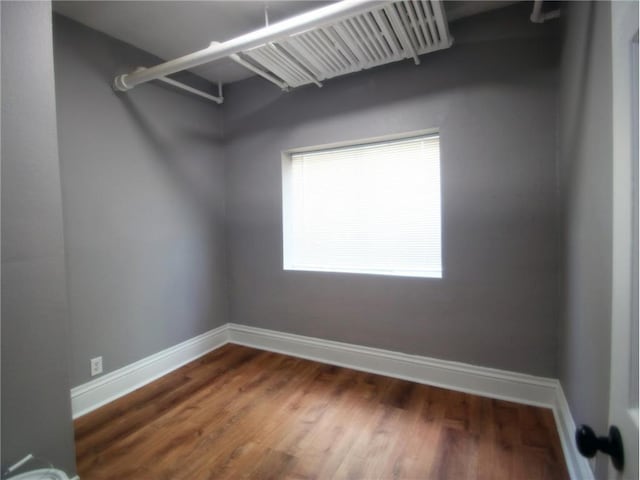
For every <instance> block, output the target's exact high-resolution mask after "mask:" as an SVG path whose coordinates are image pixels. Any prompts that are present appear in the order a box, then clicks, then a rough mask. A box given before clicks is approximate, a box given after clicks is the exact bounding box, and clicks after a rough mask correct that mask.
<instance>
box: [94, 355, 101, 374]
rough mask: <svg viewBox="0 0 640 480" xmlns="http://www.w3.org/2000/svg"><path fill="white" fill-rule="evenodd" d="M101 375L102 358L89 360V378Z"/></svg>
mask: <svg viewBox="0 0 640 480" xmlns="http://www.w3.org/2000/svg"><path fill="white" fill-rule="evenodd" d="M100 373H102V357H96V358H92V359H91V376H92V377H93V376H94V375H98V374H100Z"/></svg>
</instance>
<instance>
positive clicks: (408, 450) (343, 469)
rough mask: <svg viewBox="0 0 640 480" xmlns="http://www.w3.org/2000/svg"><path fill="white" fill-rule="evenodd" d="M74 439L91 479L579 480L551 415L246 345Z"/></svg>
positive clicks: (135, 396)
mask: <svg viewBox="0 0 640 480" xmlns="http://www.w3.org/2000/svg"><path fill="white" fill-rule="evenodd" d="M75 436H76V455H77V464H78V473H79V475H80V477H81V478H82V480H105V479H118V480H125V479H126V480H165V479H166V480H181V479H185V480H187V479H188V480H201V479H202V480H204V479H207V480H208V479H218V478H220V479H239V478H254V479H285V478H290V479H333V478H336V479H375V478H379V479H452V480H461V479H487V480H500V479H516V480H519V479H522V480H528V479H566V478H569V476H568V473H567V470H566V466H565V463H564V458H563V455H562V450H561V447H560V440H559V438H558V434H557V432H556V429H555V424H554V420H553V415H552V413H551V411H550V410H548V409H543V408H536V407H530V406H525V405H519V404H515V403H510V402H505V401H500V400H492V399H488V398H483V397H478V396H474V395H468V394H464V393H459V392H453V391H449V390H444V389H441V388H435V387H429V386H426V385H420V384H416V383H412V382H407V381H403V380H397V379H393V378H388V377H383V376H380V375H373V374H368V373H362V372H356V371H353V370H349V369H346V368H339V367H333V366H329V365H324V364H321V363H317V362H312V361H308V360H302V359H298V358H293V357H288V356H285V355H280V354H276V353H270V352H265V351H261V350H256V349H252V348H247V347H242V346H238V345H226V346H224V347H222V348H220V349H218V350H216V351H214V352H212V353H210V354H208V355H206V356H204V357H202V358H200V359H198V360H196V361H195V362H192V363H190V364H188V365H186V366H184V367H182V368H180V369H178V370H176V371H174V372H172V373H170V374H169V375H167V376H165V377H163V378H161V379H159V380H157V381H155V382H153V383H151V384H149V385H147V386H145V387H143V388H141V389H139V390H136V391H134V392H132V393H130V394H129V395H126V396H125V397H122V398H120V399H118V400H116V401H114V402H112V403H110V404H108V405H106V406H104V407H102V408H100V409H98V410H95V411H94V412H91V413H89V414H87V415H85V416H83V417H81V418H79V419H77V420H76V421H75Z"/></svg>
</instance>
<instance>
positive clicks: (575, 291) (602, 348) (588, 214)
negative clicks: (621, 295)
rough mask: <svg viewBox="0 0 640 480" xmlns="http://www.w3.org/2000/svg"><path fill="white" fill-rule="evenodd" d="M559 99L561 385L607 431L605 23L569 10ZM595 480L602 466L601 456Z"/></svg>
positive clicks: (578, 409)
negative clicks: (562, 228)
mask: <svg viewBox="0 0 640 480" xmlns="http://www.w3.org/2000/svg"><path fill="white" fill-rule="evenodd" d="M565 18H566V19H568V23H567V25H566V26H565V27H566V29H565V38H564V45H563V53H562V71H561V95H560V99H561V102H560V121H559V126H560V142H559V149H560V169H559V172H560V180H561V192H562V206H563V215H564V219H563V225H564V232H563V249H564V253H563V259H564V265H563V278H564V281H563V295H562V297H563V299H564V307H563V315H562V322H561V331H560V371H559V376H560V381H561V383H562V387H563V389H564V392H565V394H566V396H567V400H568V402H569V406H570V407H571V412H572V414H573V416H574V419H575V420H576V423H578V424H580V423H587V424H589V425H591V426H592V427H593V428H594V429H595V430H596V431H597V432H606V431H607V430H608V425H607V417H608V402H609V368H610V357H609V355H610V341H611V331H610V329H611V325H610V318H611V209H612V164H611V152H612V142H613V140H612V135H613V133H612V126H611V125H612V113H611V102H612V92H611V88H612V87H611V24H610V22H611V17H610V5H609V3H608V2H593V3H592V2H569V4H568V11H567V15H565ZM598 460H599V465H598V472H599V477H601V478H604V477H606V471H607V470H606V467H607V458H606V457H604V456H599V459H598Z"/></svg>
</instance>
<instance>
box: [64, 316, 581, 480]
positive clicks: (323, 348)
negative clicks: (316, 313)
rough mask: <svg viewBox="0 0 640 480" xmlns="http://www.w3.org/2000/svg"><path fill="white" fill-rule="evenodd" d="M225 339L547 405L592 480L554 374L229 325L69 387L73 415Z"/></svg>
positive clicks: (574, 467)
mask: <svg viewBox="0 0 640 480" xmlns="http://www.w3.org/2000/svg"><path fill="white" fill-rule="evenodd" d="M227 343H235V344H239V345H245V346H248V347H253V348H258V349H262V350H268V351H272V352H277V353H282V354H285V355H291V356H295V357H300V358H306V359H309V360H315V361H318V362H323V363H328V364H331V365H337V366H341V367H346V368H352V369H354V370H361V371H365V372H370V373H375V374H380V375H386V376H390V377H395V378H400V379H404V380H409V381H413V382H418V383H423V384H427V385H433V386H437V387H442V388H448V389H450V390H457V391H461V392H466V393H471V394H475V395H482V396H485V397H490V398H496V399H500V400H508V401H512V402H517V403H524V404H528V405H535V406H541V407H546V408H550V409H552V411H553V414H554V418H555V421H556V428H557V430H558V434H559V436H560V442H561V445H562V450H563V453H564V456H565V461H566V463H567V468H568V470H569V475H570V477H571V478H572V479H574V480H593V479H594V476H593V472H592V471H591V468H590V466H589V462H588V461H587V460H586V459H585V458H583V457H581V456H580V455H579V453H578V451H577V450H576V448H575V447H574V440H573V436H574V432H575V428H576V426H575V422H574V420H573V416H572V415H571V411H570V409H569V404H568V403H567V400H566V398H565V396H564V392H563V390H562V386H561V384H560V382H559V381H558V380H557V379H553V378H546V377H537V376H533V375H527V374H523V373H517V372H511V371H505V370H498V369H494V368H488V367H480V366H476V365H470V364H465V363H460V362H454V361H449V360H439V359H435V358H429V357H424V356H419V355H409V354H405V353H400V352H393V351H389V350H382V349H378V348H371V347H364V346H361V345H354V344H349V343H343V342H335V341H331V340H324V339H320V338H315V337H306V336H302V335H295V334H291V333H285V332H279V331H275V330H266V329H263V328H257V327H250V326H245V325H239V324H235V323H227V324H225V325H222V326H220V327H217V328H215V329H213V330H210V331H209V332H205V333H203V334H202V335H198V336H197V337H194V338H192V339H189V340H187V341H185V342H182V343H180V344H178V345H175V346H173V347H170V348H168V349H166V350H163V351H161V352H158V353H156V354H154V355H151V356H149V357H146V358H143V359H142V360H139V361H137V362H135V363H132V364H130V365H127V366H125V367H123V368H121V369H119V370H116V371H114V372H111V373H108V374H106V375H104V376H102V377H100V378H98V379H96V380H92V381H90V382H87V383H85V384H83V385H80V386H78V387H75V388H73V389H72V390H71V406H72V414H73V418H74V419H76V418H78V417H80V416H82V415H85V414H86V413H89V412H91V411H92V410H95V409H96V408H98V407H101V406H102V405H105V404H107V403H109V402H111V401H113V400H115V399H117V398H119V397H121V396H123V395H126V394H127V393H129V392H131V391H133V390H135V389H137V388H140V387H142V386H144V385H146V384H148V383H150V382H152V381H153V380H155V379H157V378H159V377H161V376H163V375H166V374H167V373H169V372H171V371H173V370H175V369H177V368H179V367H181V366H182V365H185V364H187V363H189V362H191V361H193V360H195V359H197V358H199V357H201V356H202V355H205V354H206V353H208V352H210V351H212V350H215V349H216V348H219V347H221V346H223V345H225V344H227Z"/></svg>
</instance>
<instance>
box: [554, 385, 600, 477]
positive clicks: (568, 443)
mask: <svg viewBox="0 0 640 480" xmlns="http://www.w3.org/2000/svg"><path fill="white" fill-rule="evenodd" d="M553 414H554V416H555V419H556V428H557V429H558V435H559V436H560V443H561V444H562V451H563V452H564V458H565V460H566V462H567V468H568V469H569V475H570V476H571V478H572V479H574V480H594V478H595V477H594V474H593V471H592V470H591V466H590V465H589V460H587V459H586V458H585V457H583V456H582V455H580V453H579V452H578V450H577V448H576V447H575V432H576V423H575V422H574V420H573V415H571V410H570V409H569V403H568V402H567V398H566V397H565V396H564V391H563V390H562V386H561V385H560V382H558V388H557V390H556V399H555V402H554V408H553Z"/></svg>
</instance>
